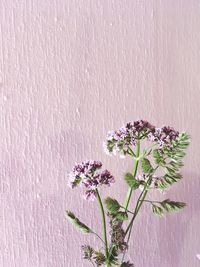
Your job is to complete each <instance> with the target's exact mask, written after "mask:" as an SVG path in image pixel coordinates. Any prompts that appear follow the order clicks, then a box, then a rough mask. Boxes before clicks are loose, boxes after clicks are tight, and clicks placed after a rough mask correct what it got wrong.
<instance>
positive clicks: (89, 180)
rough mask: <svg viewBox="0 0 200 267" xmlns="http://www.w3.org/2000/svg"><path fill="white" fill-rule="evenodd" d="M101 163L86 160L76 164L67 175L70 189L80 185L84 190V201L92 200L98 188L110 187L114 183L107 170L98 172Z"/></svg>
mask: <svg viewBox="0 0 200 267" xmlns="http://www.w3.org/2000/svg"><path fill="white" fill-rule="evenodd" d="M101 167H102V163H101V162H100V161H94V160H87V161H83V162H81V163H77V164H76V165H75V166H74V168H73V170H72V171H71V172H70V173H69V174H68V179H69V181H68V185H69V186H70V187H71V188H74V187H77V186H79V185H82V186H84V187H85V188H86V191H85V196H84V198H85V199H94V198H95V197H96V189H97V187H99V186H102V185H107V186H110V185H111V184H112V183H114V177H113V176H112V174H111V173H110V172H109V171H108V170H104V171H101V172H100V169H101Z"/></svg>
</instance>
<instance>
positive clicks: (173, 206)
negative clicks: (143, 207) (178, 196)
mask: <svg viewBox="0 0 200 267" xmlns="http://www.w3.org/2000/svg"><path fill="white" fill-rule="evenodd" d="M158 204H159V206H158V205H155V204H154V203H153V204H152V211H153V213H155V214H156V215H159V216H162V215H164V211H166V212H173V211H179V210H180V209H182V208H184V207H185V206H186V204H185V203H184V202H176V201H172V200H170V199H165V200H163V201H161V202H158Z"/></svg>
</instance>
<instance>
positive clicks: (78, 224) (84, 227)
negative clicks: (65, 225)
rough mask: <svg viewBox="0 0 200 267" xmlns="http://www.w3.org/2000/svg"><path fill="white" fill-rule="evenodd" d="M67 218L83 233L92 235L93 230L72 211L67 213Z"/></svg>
mask: <svg viewBox="0 0 200 267" xmlns="http://www.w3.org/2000/svg"><path fill="white" fill-rule="evenodd" d="M66 218H67V219H68V221H70V222H71V223H72V224H73V225H74V226H75V227H76V228H77V229H79V230H80V231H81V232H83V233H85V234H89V233H92V230H91V229H90V228H89V227H88V226H87V225H85V224H84V223H82V222H81V221H80V220H79V219H78V218H77V217H76V216H75V215H74V213H72V212H71V211H66Z"/></svg>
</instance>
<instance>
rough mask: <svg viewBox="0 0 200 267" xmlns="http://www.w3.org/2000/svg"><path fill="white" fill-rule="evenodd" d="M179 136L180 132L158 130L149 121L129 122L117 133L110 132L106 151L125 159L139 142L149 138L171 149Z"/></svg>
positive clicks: (105, 145)
mask: <svg viewBox="0 0 200 267" xmlns="http://www.w3.org/2000/svg"><path fill="white" fill-rule="evenodd" d="M178 135H179V132H177V131H175V130H174V129H173V128H171V127H167V126H164V127H162V128H156V127H155V126H153V125H152V124H150V123H149V122H148V121H145V120H137V121H134V122H128V123H127V124H126V125H124V126H123V127H121V128H120V129H119V130H117V131H110V132H108V134H107V138H106V142H104V150H105V152H106V153H107V154H108V155H112V154H113V155H116V154H117V153H118V152H119V154H120V156H121V157H124V156H125V155H126V154H131V147H132V146H135V145H136V143H137V141H138V140H141V139H145V138H147V140H150V141H152V142H155V143H157V144H158V146H159V148H162V147H163V146H167V147H170V146H171V143H172V141H173V140H175V139H176V138H177V137H178Z"/></svg>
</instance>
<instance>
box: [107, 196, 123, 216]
mask: <svg viewBox="0 0 200 267" xmlns="http://www.w3.org/2000/svg"><path fill="white" fill-rule="evenodd" d="M105 204H106V208H107V210H108V211H110V212H111V213H116V212H118V210H119V209H120V204H119V203H118V201H117V200H116V199H113V198H110V197H107V198H106V199H105Z"/></svg>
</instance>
